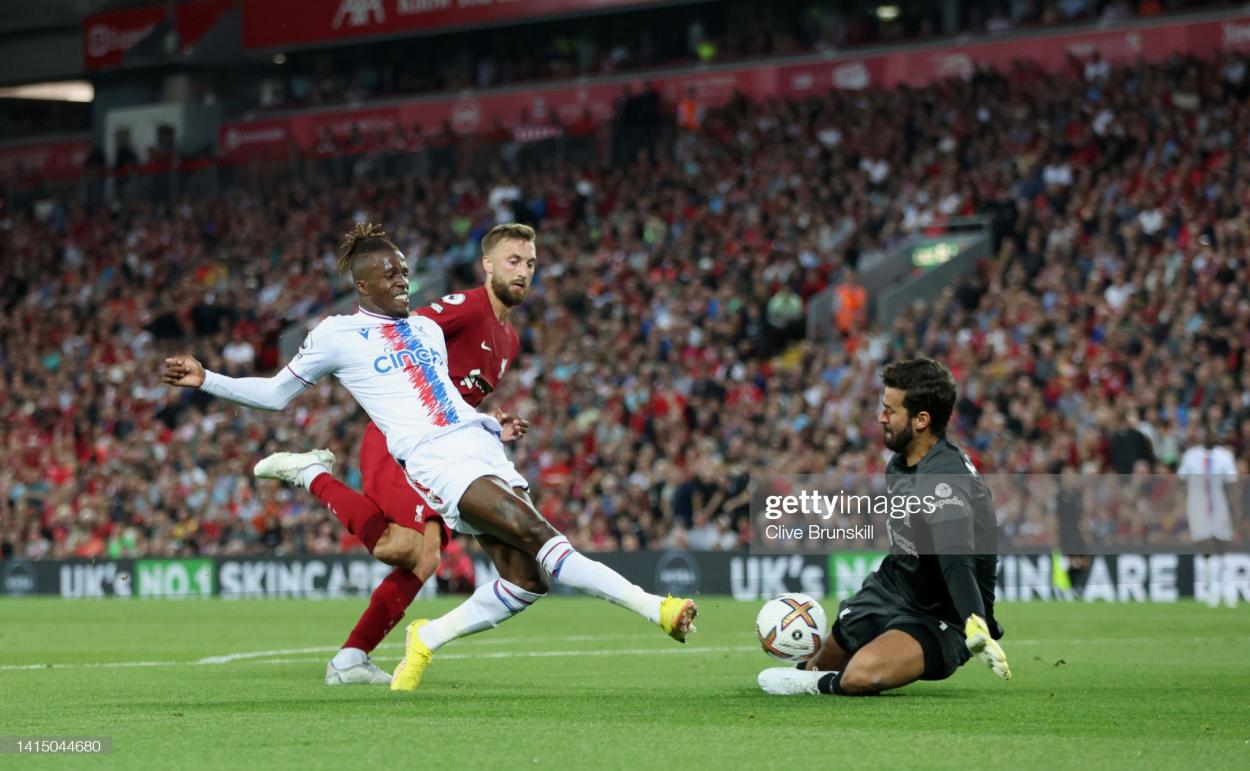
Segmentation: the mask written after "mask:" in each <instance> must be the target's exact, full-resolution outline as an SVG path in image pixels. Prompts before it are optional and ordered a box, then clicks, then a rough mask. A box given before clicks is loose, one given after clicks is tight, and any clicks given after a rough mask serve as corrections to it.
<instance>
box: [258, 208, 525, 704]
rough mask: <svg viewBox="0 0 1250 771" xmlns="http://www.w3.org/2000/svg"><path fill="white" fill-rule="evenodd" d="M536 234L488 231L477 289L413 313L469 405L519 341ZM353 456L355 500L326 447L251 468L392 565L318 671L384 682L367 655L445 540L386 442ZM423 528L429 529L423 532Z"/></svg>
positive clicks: (513, 432)
mask: <svg viewBox="0 0 1250 771" xmlns="http://www.w3.org/2000/svg"><path fill="white" fill-rule="evenodd" d="M361 235H362V236H364V237H375V236H376V237H380V236H381V235H382V234H380V233H373V232H372V231H370V233H367V234H361ZM534 235H535V234H534V230H533V228H530V227H528V226H526V225H518V224H507V225H499V226H496V227H495V228H493V229H492V230H491V231H490V232H489V233H487V234H486V236H484V237H483V239H482V265H483V268H484V269H485V271H486V283H485V285H483V286H480V287H477V288H475V289H471V290H469V291H467V292H464V293H457V294H449V295H446V296H444V297H443V298H442V299H440V300H439V301H438V302H434V303H431V304H430V305H428V306H426V307H424V308H420V309H418V310H417V311H415V313H416V314H419V315H422V316H425V317H427V318H429V319H432V320H433V321H435V322H436V323H437V324H438V325H439V326H440V327H441V328H442V330H443V335H444V337H445V338H446V341H447V354H448V371H449V374H450V375H451V378H452V380H453V381H454V382H455V384H456V387H457V389H458V390H459V391H460V395H461V396H463V397H464V400H465V401H466V402H468V403H469V404H470V405H472V406H474V407H477V406H478V405H479V404H480V403H481V402H482V400H483V399H485V398H486V396H487V395H489V394H490V393H491V392H492V391H494V390H495V389H496V388H497V387H498V386H499V382H500V380H502V379H503V376H504V375H505V374H506V373H507V371H508V369H509V368H510V367H511V366H512V365H513V364H514V363H515V362H516V357H517V354H518V353H519V351H520V347H521V344H520V339H519V338H518V336H517V332H516V329H515V328H513V326H512V325H511V324H510V323H508V316H509V314H510V312H511V310H512V308H514V307H516V306H517V305H519V304H520V303H521V302H522V301H523V300H524V299H525V297H526V295H527V294H529V288H530V281H531V279H532V278H533V274H534V258H533V256H532V255H533V249H532V246H531V247H530V248H529V251H528V255H527V252H526V249H525V247H526V246H528V245H530V244H532V243H533V241H534ZM355 246H356V243H355V242H352V240H351V237H349V239H348V242H345V243H344V249H343V252H344V255H345V256H346V258H350V257H351V256H352V252H353V247H355ZM494 414H495V417H496V419H498V420H499V422H500V424H501V425H502V426H503V428H504V434H503V436H502V437H501V438H502V439H503V440H504V441H508V440H511V439H516V438H518V437H520V436H523V435H524V434H525V432H526V430H527V429H528V427H529V424H528V423H527V422H526V421H524V420H521V419H520V418H517V417H515V416H511V415H505V414H503V413H501V412H500V411H498V410H496V411H495V413H494ZM359 455H360V471H361V476H362V479H363V487H364V493H363V494H361V493H359V492H356V491H355V490H353V489H352V488H350V487H348V486H347V485H345V484H343V482H341V481H339V480H338V479H336V478H335V477H334V476H333V475H332V473H331V472H332V470H333V465H334V456H333V454H332V453H330V452H329V451H328V450H315V451H313V452H305V453H275V454H273V455H270V456H269V457H267V458H265V459H264V460H262V461H261V462H260V463H258V464H257V465H256V470H255V474H256V476H257V477H261V478H268V479H280V480H282V481H285V482H288V483H291V484H297V485H300V486H306V487H307V488H308V489H309V490H310V491H311V492H312V493H313V494H314V495H316V496H317V497H318V498H320V499H321V500H322V501H324V502H325V503H326V504H327V505H328V506H329V507H330V509H331V510H332V511H333V512H334V514H335V516H336V517H337V518H338V519H339V521H341V522H342V523H343V524H344V526H346V527H347V529H348V531H350V532H351V533H352V534H353V535H355V536H356V537H358V538H359V539H360V540H361V542H362V543H364V545H365V548H367V549H369V552H370V553H371V554H372V555H373V556H374V557H375V558H377V559H378V560H380V561H382V562H385V563H387V564H388V565H392V566H394V568H395V569H394V570H393V571H391V573H390V575H388V576H387V577H386V578H385V579H383V581H382V583H381V584H380V585H379V586H378V588H377V589H376V590H374V592H373V595H372V597H371V598H370V600H369V607H368V608H367V609H366V610H365V612H364V613H363V614H362V615H361V617H360V620H359V621H358V622H357V623H356V626H355V628H354V629H352V632H351V634H350V635H349V636H348V638H347V641H346V642H345V643H344V644H343V647H342V649H340V650H339V652H338V654H336V655H335V657H334V658H333V659H332V660H331V661H330V662H329V663H328V664H327V665H326V684H327V685H354V684H377V685H384V684H388V683H390V681H391V677H390V675H388V674H386V672H384V671H382V670H381V669H379V668H378V667H377V666H375V665H374V664H373V663H372V662H371V661H370V660H369V653H370V652H371V651H373V649H374V648H376V647H377V646H378V644H379V643H381V641H382V639H383V638H384V637H385V636H386V634H387V633H388V632H390V630H391V629H392V628H394V627H395V625H396V624H398V623H399V621H400V620H401V619H402V618H403V616H404V612H405V611H406V610H407V608H408V605H409V604H410V603H411V602H412V600H413V599H414V598H415V597H416V596H417V592H419V591H420V590H421V587H422V586H423V585H424V583H425V581H427V580H429V578H430V576H431V575H433V573H434V571H435V570H436V569H437V567H438V564H439V558H440V547H441V546H443V545H445V544H446V542H447V540H448V538H449V536H450V531H449V530H448V529H447V527H446V525H445V524H444V523H443V521H442V519H441V518H440V517H439V516H438V515H437V514H436V513H434V507H433V506H432V505H431V504H430V502H429V501H427V500H426V498H425V497H424V496H423V495H422V493H421V492H420V491H418V490H417V489H415V488H414V487H413V485H412V483H411V482H410V480H409V478H408V475H407V473H405V471H404V469H403V467H401V466H400V465H399V463H398V461H396V460H395V458H394V457H393V456H392V455H391V454H390V451H389V450H388V448H387V444H386V437H385V436H384V435H383V434H382V432H381V431H380V430H379V429H378V427H377V426H376V425H374V424H373V422H370V423H369V424H368V425H367V426H366V427H365V431H364V435H363V436H362V437H361V442H360V452H359ZM431 524H433V529H432V530H430V529H427V528H428V526H429V525H431ZM427 535H428V536H429V537H426V536H427Z"/></svg>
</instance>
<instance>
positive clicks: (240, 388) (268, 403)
mask: <svg viewBox="0 0 1250 771" xmlns="http://www.w3.org/2000/svg"><path fill="white" fill-rule="evenodd" d="M304 388H305V384H304V383H303V382H301V381H300V380H299V378H297V377H295V376H294V375H293V374H291V371H290V370H289V369H285V368H284V369H282V370H281V371H280V372H279V373H278V374H277V375H274V376H273V377H229V376H228V375H222V374H219V373H216V372H212V371H209V370H205V371H204V385H202V386H200V390H201V391H204V392H205V393H209V394H212V395H213V396H216V397H218V398H221V399H225V400H227V401H231V402H234V403H235V404H242V405H244V406H246V407H253V408H255V409H258V410H280V409H282V408H283V407H285V406H287V405H288V404H290V402H291V400H292V399H294V398H295V397H296V396H298V395H299V393H300V392H301V391H303V390H304Z"/></svg>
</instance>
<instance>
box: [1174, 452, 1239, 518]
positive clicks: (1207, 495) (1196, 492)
mask: <svg viewBox="0 0 1250 771" xmlns="http://www.w3.org/2000/svg"><path fill="white" fill-rule="evenodd" d="M1176 473H1177V475H1178V476H1180V477H1182V478H1185V479H1188V480H1189V501H1188V503H1189V511H1190V512H1191V513H1202V514H1207V515H1212V516H1216V517H1225V518H1226V517H1228V514H1229V512H1228V495H1227V494H1226V493H1225V489H1224V486H1225V485H1226V484H1229V483H1232V482H1235V481H1236V480H1237V461H1236V459H1234V458H1233V454H1232V453H1231V452H1230V451H1229V450H1228V448H1226V447H1212V448H1210V449H1207V448H1206V447H1201V446H1199V447H1190V448H1189V449H1188V450H1185V454H1184V455H1182V456H1181V465H1180V467H1179V468H1177V469H1176Z"/></svg>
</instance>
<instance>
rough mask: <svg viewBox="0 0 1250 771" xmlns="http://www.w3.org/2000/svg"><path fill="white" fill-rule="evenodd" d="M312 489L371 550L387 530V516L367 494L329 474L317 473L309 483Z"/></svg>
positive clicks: (371, 550)
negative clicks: (383, 514) (362, 493)
mask: <svg viewBox="0 0 1250 771" xmlns="http://www.w3.org/2000/svg"><path fill="white" fill-rule="evenodd" d="M308 489H309V491H310V492H312V494H313V495H315V496H317V497H318V498H320V499H321V500H323V501H325V503H326V505H327V506H329V507H330V511H332V512H334V516H335V517H338V520H339V522H342V523H343V527H345V528H347V532H349V533H351V534H352V535H354V536H356V537H357V538H359V539H360V541H361V543H363V544H364V545H365V548H366V549H368V550H369V553H370V554H372V553H373V547H374V546H376V545H377V543H378V539H379V538H381V537H382V533H385V532H386V525H387V522H386V517H384V516H382V510H381V509H380V508H378V505H377V504H376V503H374V502H373V501H372V500H371V499H370V498H369V497H368V496H365V495H361V494H360V493H358V492H356V491H355V490H353V489H352V488H350V487H348V486H347V485H345V484H343V483H342V482H340V481H339V480H337V479H335V478H334V477H333V476H332V475H330V474H318V475H317V478H316V479H314V480H313V481H312V484H311V485H309V486H308Z"/></svg>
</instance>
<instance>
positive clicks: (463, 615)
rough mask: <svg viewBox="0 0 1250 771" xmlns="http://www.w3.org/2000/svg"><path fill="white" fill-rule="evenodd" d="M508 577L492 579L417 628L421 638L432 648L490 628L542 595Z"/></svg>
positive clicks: (526, 606) (434, 648) (434, 649)
mask: <svg viewBox="0 0 1250 771" xmlns="http://www.w3.org/2000/svg"><path fill="white" fill-rule="evenodd" d="M542 597H543V595H541V594H534V593H533V592H527V591H525V590H524V589H522V588H521V587H519V586H517V585H516V584H514V583H512V582H511V581H505V580H504V579H502V578H500V579H496V580H495V581H492V582H491V583H489V584H485V585H483V586H479V587H478V588H477V591H475V592H474V593H473V596H472V597H470V598H469V599H467V600H465V601H464V602H462V603H460V604H459V605H457V606H456V607H454V608H452V609H451V610H449V611H448V612H446V613H444V614H443V615H442V616H439V617H438V618H436V619H434V620H433V621H431V622H429V623H428V624H425V625H423V626H422V627H421V628H420V629H418V630H417V635H418V636H419V637H420V638H421V642H423V643H425V645H426V647H427V648H429V649H430V650H432V651H436V650H438V649H439V648H441V647H443V646H444V645H446V644H447V643H449V642H451V641H452V640H455V639H456V638H458V637H467V636H469V635H471V634H477V633H478V632H485V631H486V630H487V629H494V628H495V627H497V626H499V625H500V624H502V623H503V622H505V621H507V620H508V619H510V618H512V617H513V616H515V615H516V614H518V613H520V612H521V611H523V610H525V609H526V608H528V607H529V606H531V605H533V604H534V603H535V602H537V601H538V600H540V599H542Z"/></svg>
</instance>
